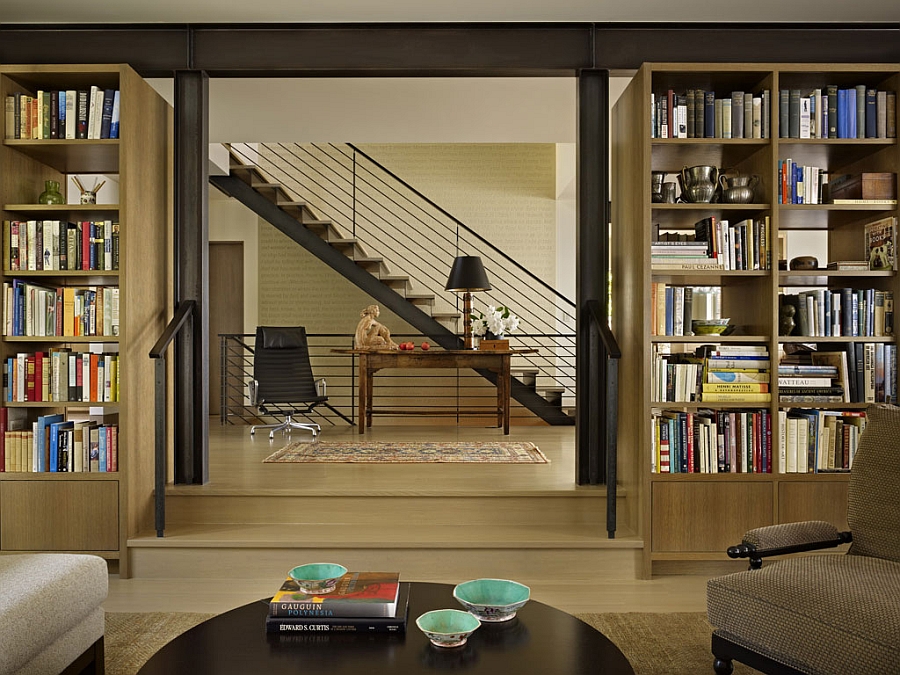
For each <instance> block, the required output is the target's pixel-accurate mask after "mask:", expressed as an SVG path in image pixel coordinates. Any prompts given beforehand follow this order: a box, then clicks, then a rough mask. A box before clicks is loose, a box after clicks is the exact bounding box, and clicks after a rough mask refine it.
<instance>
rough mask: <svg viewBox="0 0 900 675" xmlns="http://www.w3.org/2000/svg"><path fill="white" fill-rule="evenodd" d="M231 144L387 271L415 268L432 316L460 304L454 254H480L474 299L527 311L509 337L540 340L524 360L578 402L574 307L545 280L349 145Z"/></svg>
mask: <svg viewBox="0 0 900 675" xmlns="http://www.w3.org/2000/svg"><path fill="white" fill-rule="evenodd" d="M232 152H233V153H234V154H235V156H236V157H237V158H239V160H240V161H241V162H243V163H245V164H248V165H253V166H256V167H257V168H258V169H259V170H260V171H261V172H262V173H264V174H265V175H266V176H268V177H270V178H271V179H272V181H273V182H277V183H279V184H281V185H282V186H283V187H284V188H285V189H286V190H287V191H288V192H289V193H291V194H292V195H294V196H295V199H297V200H299V201H302V202H304V203H305V204H307V205H308V207H309V208H310V209H311V211H312V212H314V213H315V214H316V215H317V217H318V218H322V219H327V220H329V221H331V223H332V224H333V226H334V229H335V231H336V232H337V233H338V234H339V235H340V236H342V237H344V238H354V239H356V240H357V242H358V244H357V246H358V247H359V249H360V251H362V252H363V254H364V255H370V256H372V257H378V258H382V259H383V263H382V272H381V274H382V275H384V274H391V275H408V276H409V278H410V288H409V290H410V291H412V292H413V293H425V294H429V295H433V296H434V304H433V306H431V308H430V311H431V313H432V315H433V316H448V315H452V314H458V313H459V312H460V305H461V302H460V299H459V298H458V297H457V296H456V295H455V294H453V293H450V292H448V291H445V290H444V285H445V283H446V280H447V274H448V272H449V270H450V267H451V265H452V263H453V259H454V258H455V257H456V256H457V255H477V256H480V257H481V258H482V260H483V262H484V264H485V268H486V270H487V273H488V277H489V279H490V283H491V286H492V289H491V290H490V291H484V292H479V293H477V294H475V300H476V304H477V306H478V307H484V308H486V307H487V306H488V305H493V306H505V307H508V308H510V310H511V311H512V312H513V313H514V314H516V315H517V316H518V317H519V318H520V325H519V329H518V330H517V331H516V332H514V333H512V334H511V335H508V336H505V337H507V338H509V339H510V341H511V346H512V347H523V348H525V347H534V348H537V349H538V352H537V353H536V354H534V355H532V356H530V357H528V359H527V361H528V363H529V365H530V366H531V367H532V368H536V369H537V370H538V374H537V378H538V381H539V382H540V383H541V384H542V385H543V386H545V387H546V388H550V387H556V388H561V389H562V396H563V398H564V399H565V400H566V401H567V403H569V404H572V405H573V404H574V391H575V379H574V364H575V306H574V303H573V302H572V301H571V300H569V299H568V298H566V297H565V296H563V295H562V294H560V293H559V292H558V291H556V290H555V289H554V288H553V287H552V286H550V285H549V284H548V283H547V282H546V281H544V280H542V279H540V278H539V277H537V276H536V275H534V274H533V273H531V272H530V271H529V270H527V269H526V268H525V267H523V266H522V265H520V264H519V263H518V262H516V261H515V260H513V259H512V258H510V257H509V256H508V255H506V254H505V253H504V252H503V251H501V250H500V249H499V248H497V247H496V246H494V245H493V244H491V243H490V242H489V241H487V240H486V239H485V238H484V237H482V236H480V235H479V234H478V233H477V232H475V231H473V230H472V229H471V228H469V227H467V226H466V225H465V224H464V223H462V222H461V221H459V220H458V219H456V218H454V217H453V216H452V215H451V214H449V213H448V212H447V211H445V210H444V209H442V208H441V207H440V206H438V205H437V204H435V203H434V202H432V201H431V200H430V199H428V198H427V197H425V196H424V195H422V194H421V193H419V192H418V191H416V190H415V189H414V188H412V187H411V186H409V185H407V184H406V183H404V182H403V181H402V180H401V179H399V178H398V177H397V176H395V175H394V174H392V173H391V172H390V171H389V170H387V169H386V168H384V167H383V166H381V165H380V164H378V163H377V162H376V161H375V160H374V159H372V158H371V157H369V156H368V155H367V154H365V153H364V152H362V151H361V150H359V149H358V148H355V147H354V146H352V145H349V144H332V143H324V144H285V143H278V144H262V145H260V146H258V148H257V152H256V153H254V154H253V155H252V156H248V154H247V153H245V152H244V151H243V150H242V147H241V146H240V145H234V146H232ZM476 311H477V310H476ZM457 328H458V329H459V328H461V323H460V324H459V325H458V327H457Z"/></svg>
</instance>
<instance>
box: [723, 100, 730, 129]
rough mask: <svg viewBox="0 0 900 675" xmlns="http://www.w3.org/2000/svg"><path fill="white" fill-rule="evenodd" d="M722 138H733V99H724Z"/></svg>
mask: <svg viewBox="0 0 900 675" xmlns="http://www.w3.org/2000/svg"><path fill="white" fill-rule="evenodd" d="M722 138H731V99H730V98H723V99H722Z"/></svg>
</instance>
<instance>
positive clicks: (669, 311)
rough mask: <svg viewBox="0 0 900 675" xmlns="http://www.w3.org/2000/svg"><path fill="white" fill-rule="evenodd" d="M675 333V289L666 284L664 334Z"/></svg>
mask: <svg viewBox="0 0 900 675" xmlns="http://www.w3.org/2000/svg"><path fill="white" fill-rule="evenodd" d="M674 334H675V289H674V288H672V287H671V286H666V335H674Z"/></svg>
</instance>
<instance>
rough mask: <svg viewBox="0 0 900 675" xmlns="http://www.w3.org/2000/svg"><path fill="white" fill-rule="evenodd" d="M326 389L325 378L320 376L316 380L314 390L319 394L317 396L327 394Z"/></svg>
mask: <svg viewBox="0 0 900 675" xmlns="http://www.w3.org/2000/svg"><path fill="white" fill-rule="evenodd" d="M327 391H328V386H327V385H326V383H325V378H324V377H320V378H319V379H318V380H316V392H317V393H318V394H319V396H328V394H327V393H326V392H327Z"/></svg>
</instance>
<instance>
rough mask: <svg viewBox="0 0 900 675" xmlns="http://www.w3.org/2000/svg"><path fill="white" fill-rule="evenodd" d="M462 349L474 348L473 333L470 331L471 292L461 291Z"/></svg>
mask: <svg viewBox="0 0 900 675" xmlns="http://www.w3.org/2000/svg"><path fill="white" fill-rule="evenodd" d="M463 349H475V334H474V333H473V332H472V294H471V293H470V292H469V291H466V292H465V293H463Z"/></svg>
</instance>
